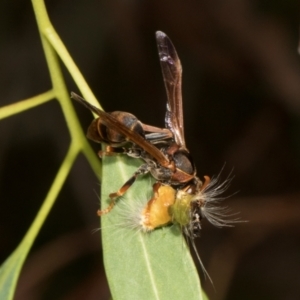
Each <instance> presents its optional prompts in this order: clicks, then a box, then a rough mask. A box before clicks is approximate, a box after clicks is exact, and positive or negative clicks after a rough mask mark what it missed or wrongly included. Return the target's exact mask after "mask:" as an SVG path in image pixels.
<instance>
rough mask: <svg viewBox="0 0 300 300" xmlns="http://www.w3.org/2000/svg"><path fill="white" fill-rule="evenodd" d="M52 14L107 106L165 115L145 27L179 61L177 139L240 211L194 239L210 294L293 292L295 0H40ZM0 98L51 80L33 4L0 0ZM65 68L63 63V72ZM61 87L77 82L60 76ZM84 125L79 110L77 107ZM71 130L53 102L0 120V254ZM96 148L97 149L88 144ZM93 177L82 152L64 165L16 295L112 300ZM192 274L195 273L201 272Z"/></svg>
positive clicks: (298, 160)
mask: <svg viewBox="0 0 300 300" xmlns="http://www.w3.org/2000/svg"><path fill="white" fill-rule="evenodd" d="M46 4H47V8H48V12H49V15H50V18H51V20H52V22H53V24H54V26H55V28H56V29H57V31H58V34H59V35H60V37H61V38H62V40H63V41H64V43H65V45H66V47H67V49H68V50H69V52H70V54H71V55H72V57H73V59H74V60H75V62H76V63H77V65H78V67H79V68H80V70H81V71H82V73H83V75H84V76H85V78H86V80H87V82H88V83H89V85H90V86H91V88H92V90H93V91H94V93H95V95H96V96H97V98H98V99H99V101H100V102H101V104H102V105H103V107H104V109H105V110H106V111H113V110H124V111H129V112H132V113H133V114H135V115H136V116H138V118H139V119H140V120H142V121H143V122H144V123H150V124H152V125H157V126H163V125H164V121H163V120H164V113H165V103H166V95H165V90H164V85H163V80H162V76H161V71H160V66H159V60H158V55H157V49H156V43H155V38H154V33H155V31H156V30H162V31H164V32H166V33H167V34H168V36H169V37H170V38H171V39H172V41H173V43H174V45H175V46H176V49H177V52H178V53H179V56H180V58H181V62H182V65H183V99H184V117H185V135H186V142H187V145H188V147H189V149H190V151H191V153H192V155H193V157H194V160H195V162H196V165H197V169H198V175H199V176H200V177H202V176H203V175H214V174H215V175H217V174H218V173H219V172H220V170H221V169H222V167H223V165H224V163H225V162H226V165H225V168H224V171H223V173H222V177H224V178H223V179H226V177H227V175H228V174H229V173H230V172H231V170H233V174H234V176H235V177H234V180H233V182H232V184H231V186H230V189H229V191H228V192H227V194H228V195H230V194H234V193H235V192H237V193H236V194H235V195H234V196H232V197H230V198H229V199H228V200H226V205H227V206H229V207H230V208H232V211H233V212H240V214H239V217H240V218H241V219H243V220H248V221H249V222H248V223H242V224H237V225H236V227H234V228H225V229H221V230H220V229H217V228H214V227H213V226H211V225H210V224H208V223H207V222H205V221H204V222H203V232H202V237H201V238H200V239H198V240H197V245H198V246H199V252H200V254H201V258H202V260H203V262H204V265H205V266H206V267H207V270H208V272H209V274H210V276H211V277H212V279H213V281H214V285H215V288H216V292H215V291H214V290H213V288H212V286H211V284H210V282H209V281H208V280H206V281H205V280H203V286H204V288H205V290H206V291H207V293H208V295H209V297H210V299H264V300H265V299H272V300H274V299H275V300H276V299H289V300H290V299H299V295H300V287H299V270H300V255H299V253H300V240H299V235H300V234H299V230H300V229H299V228H300V226H299V225H300V218H299V215H300V201H299V200H300V182H299V179H300V177H299V175H300V174H299V172H300V143H299V137H300V119H299V114H300V58H299V56H298V54H297V47H298V37H299V32H298V28H299V3H298V1H296V0H287V1H267V0H264V1H250V0H228V1H217V0H210V1H185V2H184V1H171V0H165V1H130V2H129V1H80V0H75V1H74V0H73V1H70V0H64V1H57V0H56V1H55V0H52V1H50V0H49V1H46ZM0 15H1V17H0V24H1V26H0V41H1V42H0V45H1V47H0V53H1V67H0V87H1V98H0V106H4V105H7V104H10V103H14V102H17V101H19V100H21V99H25V98H28V97H31V96H34V95H37V94H39V93H42V92H45V91H46V90H48V89H50V88H51V84H50V80H49V75H48V73H47V67H46V63H45V59H44V56H43V51H42V47H41V43H40V39H39V35H38V31H37V26H36V23H35V19H34V15H33V10H32V6H31V2H30V1H29V0H27V1H24V0H23V1H21V0H15V1H8V0H5V1H1V3H0ZM66 75H67V72H66ZM67 85H68V88H69V90H70V91H71V90H73V91H75V92H79V91H78V89H77V88H76V86H75V85H74V83H73V82H72V81H71V79H70V77H69V76H68V75H67ZM76 109H77V112H78V114H79V116H80V119H81V120H82V124H83V127H84V128H86V127H87V126H88V124H89V122H90V121H91V115H90V113H89V112H88V111H86V110H85V109H83V108H82V107H80V106H79V105H76ZM69 142H70V137H69V135H68V131H67V128H66V125H65V122H64V119H63V115H62V113H61V111H60V107H59V105H58V103H57V102H56V101H51V102H49V103H47V104H44V105H42V106H39V107H37V108H34V109H31V110H29V111H26V112H24V113H22V114H19V115H15V116H13V117H10V118H7V119H4V120H2V121H1V122H0V145H1V146H0V199H1V209H0V222H1V223H0V224H1V225H0V237H1V247H0V258H1V261H3V260H4V259H5V258H6V257H7V256H8V255H9V253H11V252H12V251H13V250H14V249H15V247H16V246H17V245H18V243H19V241H20V240H21V238H22V237H23V235H24V234H25V232H26V231H27V229H28V227H29V226H30V224H31V222H32V220H33V218H34V217H35V215H36V213H37V211H38V209H39V207H40V205H41V202H42V200H43V199H44V197H45V195H46V193H47V191H48V189H49V187H50V184H51V182H52V180H53V178H54V176H55V174H56V172H57V170H58V168H59V166H60V164H61V162H62V159H63V158H64V156H65V154H66V151H67V147H68V144H69ZM96 149H97V147H95V150H96ZM98 192H99V183H98V181H97V179H96V177H95V176H94V174H93V173H92V171H91V169H90V168H89V166H88V163H87V162H86V160H85V159H84V158H83V157H80V158H79V159H78V160H77V161H76V164H75V166H74V168H73V169H72V173H71V175H70V176H69V178H68V181H67V183H66V185H65V186H64V188H63V190H62V192H61V194H60V196H59V198H58V200H57V202H56V204H55V206H54V208H53V210H52V211H51V213H50V215H49V217H48V219H47V221H46V223H45V225H44V226H43V229H42V231H41V233H40V235H39V237H38V239H37V241H36V243H35V246H34V248H33V250H32V251H31V253H30V256H29V259H28V261H27V262H26V264H25V267H24V269H23V271H22V275H21V279H20V282H19V287H18V292H17V296H16V299H109V290H108V286H107V282H106V279H105V274H104V272H103V265H102V262H101V260H100V259H99V258H100V257H101V244H100V239H99V235H98V234H92V229H95V228H98V227H99V220H98V218H97V217H96V215H95V211H96V210H97V209H98V196H97V193H98ZM201 276H202V274H201Z"/></svg>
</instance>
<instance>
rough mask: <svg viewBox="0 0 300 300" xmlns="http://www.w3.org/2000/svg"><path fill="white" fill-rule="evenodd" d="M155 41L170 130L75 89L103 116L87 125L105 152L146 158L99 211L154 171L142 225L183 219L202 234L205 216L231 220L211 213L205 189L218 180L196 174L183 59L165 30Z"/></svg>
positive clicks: (192, 233)
mask: <svg viewBox="0 0 300 300" xmlns="http://www.w3.org/2000/svg"><path fill="white" fill-rule="evenodd" d="M156 41H157V46H158V53H159V58H160V64H161V69H162V73H163V78H164V82H165V87H166V91H167V100H168V101H167V112H166V117H165V126H166V128H164V129H160V128H157V127H153V126H149V125H145V124H143V123H141V122H140V121H139V120H138V119H137V118H136V117H135V116H133V115H132V114H129V113H125V112H118V111H117V112H112V113H106V112H103V111H101V110H99V109H98V108H96V107H94V106H92V105H91V104H89V103H88V102H86V101H85V100H84V99H83V98H81V97H80V96H78V95H76V94H75V93H72V98H73V99H75V100H77V101H79V102H81V103H82V104H83V105H85V106H86V107H87V108H89V109H90V110H91V111H93V112H94V113H96V114H97V115H98V116H99V117H98V118H97V119H95V120H94V121H93V122H92V124H91V125H90V127H89V128H88V133H87V136H88V138H90V139H91V140H93V141H96V142H104V143H107V144H108V146H107V147H106V150H105V151H104V152H102V153H101V155H112V154H114V153H120V152H121V153H124V154H127V155H128V156H131V157H136V158H141V159H142V160H143V161H144V164H142V165H141V166H140V167H139V168H138V169H137V171H136V172H135V173H134V174H133V175H132V177H131V178H129V179H128V181H127V182H126V183H125V184H124V185H123V186H122V187H121V188H120V189H119V190H118V191H117V192H113V193H111V194H110V195H109V197H110V198H111V203H110V205H109V206H108V207H107V208H105V209H103V210H99V211H98V215H103V214H106V213H108V212H109V211H110V210H111V209H112V208H113V206H114V205H115V200H116V198H117V197H119V196H122V195H123V194H124V193H125V192H126V191H127V189H128V188H129V187H130V186H131V185H132V184H133V183H134V181H135V179H136V178H137V177H138V176H140V175H144V174H147V173H151V175H152V176H153V177H154V178H155V180H156V184H155V185H154V187H153V197H152V198H151V199H150V200H149V201H148V203H147V205H146V207H145V209H144V211H143V212H142V213H141V214H142V216H141V226H142V228H143V229H144V230H145V231H147V230H152V229H155V228H157V227H161V226H164V225H166V224H168V223H172V222H173V223H179V224H180V225H181V226H182V228H183V229H184V232H185V233H186V234H187V235H188V236H190V237H191V238H194V237H196V236H199V233H200V229H201V224H200V221H201V219H202V218H203V216H207V217H208V219H209V220H210V221H211V222H212V223H214V224H216V225H219V226H221V225H225V224H226V221H224V222H222V220H220V219H217V218H218V215H217V214H215V215H214V212H210V213H209V214H206V211H205V206H206V203H207V201H208V196H207V195H206V193H209V192H207V191H209V190H210V189H211V188H212V185H213V184H215V183H216V182H214V183H213V184H211V183H210V178H209V177H208V176H204V178H205V182H204V184H203V183H202V181H201V180H200V179H199V178H198V177H197V176H196V167H195V165H194V163H193V161H192V158H191V156H190V154H189V151H188V149H187V147H186V144H185V139H184V126H183V109H182V95H181V81H182V79H181V77H182V68H181V63H180V60H179V57H178V55H177V52H176V50H175V47H174V46H173V44H172V42H171V40H170V39H169V38H168V36H167V35H166V34H164V33H163V32H161V31H158V32H156ZM226 186H227V183H225V184H223V185H221V186H220V187H219V189H218V191H217V192H214V193H213V194H212V193H211V194H212V198H213V199H215V196H217V195H218V194H220V193H221V192H222V191H223V190H224V189H225V188H226Z"/></svg>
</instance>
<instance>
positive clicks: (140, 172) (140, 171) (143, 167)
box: [97, 164, 150, 216]
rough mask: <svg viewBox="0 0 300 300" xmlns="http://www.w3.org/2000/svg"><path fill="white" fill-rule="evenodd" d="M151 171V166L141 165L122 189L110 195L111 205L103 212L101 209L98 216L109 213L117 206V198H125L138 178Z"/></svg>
mask: <svg viewBox="0 0 300 300" xmlns="http://www.w3.org/2000/svg"><path fill="white" fill-rule="evenodd" d="M149 171H150V170H149V166H148V165H147V164H143V165H141V166H140V167H139V168H138V169H137V171H136V172H134V174H133V175H132V176H131V177H130V178H129V179H128V180H127V181H126V182H125V183H124V184H123V185H122V187H121V188H120V189H119V190H118V191H117V192H115V193H111V194H109V198H110V203H109V205H108V207H107V208H105V209H102V210H100V209H99V210H98V211H97V215H98V216H102V215H105V214H107V213H109V212H110V211H111V210H112V209H113V207H114V206H115V204H116V201H115V198H118V197H120V196H123V195H124V194H125V193H126V191H127V190H128V189H129V188H130V187H131V186H132V184H133V183H134V182H135V180H136V178H137V177H138V176H140V175H144V174H147V173H149Z"/></svg>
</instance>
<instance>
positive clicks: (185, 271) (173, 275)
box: [101, 155, 203, 300]
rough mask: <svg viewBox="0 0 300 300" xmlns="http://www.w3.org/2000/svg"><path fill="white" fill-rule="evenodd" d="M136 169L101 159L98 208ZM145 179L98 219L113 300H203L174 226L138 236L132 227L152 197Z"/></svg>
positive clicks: (122, 160) (123, 161)
mask: <svg viewBox="0 0 300 300" xmlns="http://www.w3.org/2000/svg"><path fill="white" fill-rule="evenodd" d="M140 164H141V161H140V160H138V159H133V158H129V157H126V156H125V155H119V156H117V157H111V156H107V157H104V159H103V173H102V178H103V180H102V193H101V198H102V201H101V202H102V208H105V207H107V205H108V203H109V199H108V195H109V194H110V193H111V192H115V191H117V190H118V189H119V188H120V187H121V186H122V185H123V184H124V183H125V182H126V180H128V179H129V178H130V177H131V176H132V174H133V173H134V171H135V170H136V169H137V168H138V166H139V165H140ZM152 183H153V180H152V179H151V176H150V175H148V176H144V178H138V180H137V181H136V182H135V183H134V184H133V185H132V186H131V187H130V188H129V190H128V191H127V192H126V193H125V195H124V196H123V197H121V198H120V199H119V200H118V201H117V204H116V206H115V207H114V209H113V210H112V211H111V212H110V213H109V214H107V215H104V216H102V217H101V218H102V220H101V223H102V227H101V230H102V241H103V252H104V263H105V268H106V274H107V278H108V282H109V286H110V290H111V293H112V297H113V299H114V300H120V299H128V300H129V299H160V300H163V299H172V300H174V299H175V300H176V299H178V300H179V299H180V300H181V299H189V300H193V299H203V298H202V292H201V288H200V280H199V277H198V273H197V270H196V267H195V265H194V262H193V259H192V257H191V255H190V250H189V249H188V247H187V245H186V242H185V240H184V238H183V236H182V233H181V230H180V228H179V227H178V226H176V225H172V226H168V227H163V228H160V229H156V230H154V231H153V232H148V233H145V232H142V231H141V230H139V229H138V228H133V227H134V225H137V222H138V216H139V213H140V211H141V209H142V208H143V207H144V205H145V204H146V203H147V200H149V199H150V197H151V194H152Z"/></svg>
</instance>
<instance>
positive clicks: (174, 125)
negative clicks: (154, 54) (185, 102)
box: [156, 31, 185, 148]
mask: <svg viewBox="0 0 300 300" xmlns="http://www.w3.org/2000/svg"><path fill="white" fill-rule="evenodd" d="M156 43H157V47H158V55H159V59H160V65H161V69H162V73H163V78H164V82H165V87H166V91H167V98H168V102H167V112H166V118H165V122H166V127H167V128H168V129H170V130H171V131H172V132H173V134H174V139H175V142H176V144H178V145H179V146H181V147H184V148H185V140H184V128H183V110H182V94H181V82H182V79H181V78H182V67H181V63H180V59H179V57H178V55H177V52H176V49H175V47H174V45H173V44H172V42H171V40H170V39H169V37H168V36H167V35H166V34H165V33H163V32H162V31H157V32H156Z"/></svg>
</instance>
